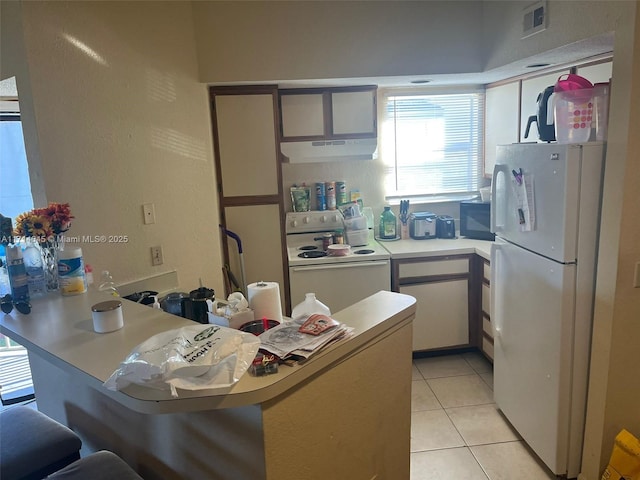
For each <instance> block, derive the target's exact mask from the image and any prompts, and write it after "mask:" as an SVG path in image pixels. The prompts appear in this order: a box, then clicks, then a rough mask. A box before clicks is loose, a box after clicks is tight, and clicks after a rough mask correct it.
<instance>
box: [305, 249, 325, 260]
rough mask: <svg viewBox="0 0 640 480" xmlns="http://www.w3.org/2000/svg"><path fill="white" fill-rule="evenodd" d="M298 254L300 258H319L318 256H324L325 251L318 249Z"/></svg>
mask: <svg viewBox="0 0 640 480" xmlns="http://www.w3.org/2000/svg"><path fill="white" fill-rule="evenodd" d="M298 256H299V257H300V258H319V257H326V256H327V252H321V251H319V250H311V251H309V252H302V253H299V254H298Z"/></svg>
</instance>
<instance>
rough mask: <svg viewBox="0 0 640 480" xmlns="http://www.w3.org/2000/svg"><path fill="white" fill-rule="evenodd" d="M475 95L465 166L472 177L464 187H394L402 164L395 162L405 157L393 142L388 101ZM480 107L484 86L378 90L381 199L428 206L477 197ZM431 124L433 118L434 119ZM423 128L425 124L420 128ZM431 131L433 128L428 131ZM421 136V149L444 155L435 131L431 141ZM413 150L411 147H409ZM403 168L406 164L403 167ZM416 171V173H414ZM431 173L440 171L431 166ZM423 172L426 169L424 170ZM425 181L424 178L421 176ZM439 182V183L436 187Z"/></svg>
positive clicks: (480, 175) (480, 164) (481, 145)
mask: <svg viewBox="0 0 640 480" xmlns="http://www.w3.org/2000/svg"><path fill="white" fill-rule="evenodd" d="M459 94H462V95H468V94H471V95H475V96H476V98H477V104H476V108H477V115H476V116H475V118H474V119H473V122H471V123H470V128H471V130H472V131H473V135H472V136H473V137H474V138H472V139H471V140H470V141H471V142H472V143H473V145H472V149H473V150H472V152H470V153H469V154H470V155H472V157H473V158H472V161H471V162H469V163H467V166H468V167H469V168H471V171H472V172H474V173H473V176H474V178H473V179H472V181H471V182H470V183H469V185H468V186H467V188H462V189H460V188H457V189H455V191H451V190H450V189H449V191H446V190H442V189H440V188H438V185H441V184H442V183H441V182H442V179H439V180H438V179H435V183H434V184H432V188H431V189H430V190H429V189H428V188H424V189H423V188H420V189H419V190H416V189H412V190H407V189H403V188H402V185H396V179H397V178H398V177H401V175H398V173H399V170H398V169H399V168H402V165H399V164H398V163H399V162H402V161H403V159H402V158H401V157H402V156H404V157H405V160H406V159H407V157H408V154H407V153H406V150H405V153H404V154H403V153H402V152H401V151H400V153H399V149H398V145H397V144H396V142H395V138H392V137H394V136H395V135H396V134H397V132H396V131H395V130H396V128H397V124H392V123H390V122H393V120H391V119H390V118H389V115H388V109H387V104H388V102H389V100H390V99H391V98H394V97H416V96H425V97H428V96H454V95H459ZM484 108H485V99H484V87H482V86H471V87H449V88H433V87H431V88H410V89H396V88H389V89H380V99H379V116H380V118H381V119H382V121H381V122H380V158H381V160H382V162H383V166H384V186H383V188H384V193H385V199H386V201H388V202H391V203H393V201H394V200H397V199H400V198H410V199H413V200H414V201H416V202H417V203H418V202H419V203H428V202H446V201H459V200H464V199H469V198H475V197H477V194H478V189H479V188H480V187H482V186H483V184H484V167H483V165H484V119H485V115H484ZM434 122H435V119H434ZM433 126H434V128H437V123H434V124H433ZM422 127H425V125H422ZM432 130H433V128H432ZM421 131H424V133H425V137H423V138H422V140H419V141H421V142H422V143H423V146H424V147H425V149H428V148H429V146H431V145H433V148H432V150H431V152H432V153H431V154H430V155H431V156H432V157H433V156H434V155H446V154H445V153H444V152H443V150H444V145H443V144H442V143H440V145H437V144H436V145H434V143H437V142H438V141H440V139H439V137H438V135H439V133H438V132H436V134H434V135H435V136H432V137H431V138H429V137H428V133H426V131H425V130H424V128H423V130H421ZM390 132H391V133H390ZM413 148H415V147H413ZM412 160H413V162H414V164H413V168H414V171H418V172H420V170H421V167H420V164H419V163H416V159H415V157H414V158H412ZM435 160H437V159H434V163H436V161H435ZM438 161H439V162H446V161H447V159H446V157H445V158H440V159H439V160H438ZM405 167H406V165H405ZM416 169H417V170H416ZM434 170H436V171H441V169H440V170H438V169H436V167H435V166H434ZM425 171H426V169H425ZM423 178H424V179H425V180H427V179H428V177H427V176H426V173H425V177H423ZM438 182H440V184H438Z"/></svg>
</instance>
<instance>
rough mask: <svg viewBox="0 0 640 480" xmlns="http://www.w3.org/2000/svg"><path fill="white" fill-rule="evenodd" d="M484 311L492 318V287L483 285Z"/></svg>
mask: <svg viewBox="0 0 640 480" xmlns="http://www.w3.org/2000/svg"><path fill="white" fill-rule="evenodd" d="M482 311H483V312H484V313H486V314H487V315H489V316H491V287H489V285H487V284H486V283H483V284H482Z"/></svg>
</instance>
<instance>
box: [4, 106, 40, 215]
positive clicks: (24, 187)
mask: <svg viewBox="0 0 640 480" xmlns="http://www.w3.org/2000/svg"><path fill="white" fill-rule="evenodd" d="M32 208H33V197H32V196H31V182H30V181H29V167H28V165H27V155H26V153H25V149H24V138H23V136H22V123H21V122H20V116H19V115H6V114H0V213H2V214H3V215H4V216H5V217H11V218H12V219H14V220H15V217H16V216H17V215H18V214H20V213H22V212H26V211H29V210H31V209H32Z"/></svg>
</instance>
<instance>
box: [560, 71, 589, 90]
mask: <svg viewBox="0 0 640 480" xmlns="http://www.w3.org/2000/svg"><path fill="white" fill-rule="evenodd" d="M582 88H593V84H592V83H591V82H590V81H589V80H587V79H586V78H584V77H581V76H580V75H576V74H574V73H567V74H564V75H560V76H559V77H558V81H557V82H556V84H555V86H554V87H553V91H554V92H566V91H568V90H580V89H582Z"/></svg>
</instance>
